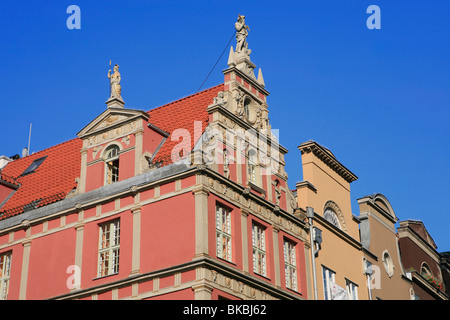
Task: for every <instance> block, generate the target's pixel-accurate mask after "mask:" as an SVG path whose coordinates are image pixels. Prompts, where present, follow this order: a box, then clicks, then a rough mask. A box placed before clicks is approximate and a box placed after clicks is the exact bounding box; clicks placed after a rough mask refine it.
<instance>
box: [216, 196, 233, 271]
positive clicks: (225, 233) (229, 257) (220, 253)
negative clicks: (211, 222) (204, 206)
mask: <svg viewBox="0 0 450 320" xmlns="http://www.w3.org/2000/svg"><path fill="white" fill-rule="evenodd" d="M231 211H232V210H230V209H229V208H227V207H225V206H223V205H221V204H219V203H217V204H216V223H215V224H216V256H217V257H218V258H220V259H223V260H226V261H228V262H233V234H232V232H233V228H232V214H231ZM224 213H225V214H224ZM219 216H220V219H219ZM224 216H226V217H225V220H224ZM224 221H225V222H226V228H225V229H226V230H224V223H223V222H224ZM219 222H220V223H219ZM224 239H225V240H226V242H224ZM224 245H225V246H226V250H225V251H226V252H225V251H224V248H225V247H224Z"/></svg>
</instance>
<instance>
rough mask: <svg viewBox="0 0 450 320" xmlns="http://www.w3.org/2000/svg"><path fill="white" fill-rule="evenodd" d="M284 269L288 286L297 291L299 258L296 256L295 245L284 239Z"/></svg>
mask: <svg viewBox="0 0 450 320" xmlns="http://www.w3.org/2000/svg"><path fill="white" fill-rule="evenodd" d="M284 271H285V278H286V288H289V289H292V290H295V291H297V258H296V256H295V245H294V244H293V243H292V242H290V241H287V240H284Z"/></svg>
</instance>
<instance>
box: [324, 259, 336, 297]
mask: <svg viewBox="0 0 450 320" xmlns="http://www.w3.org/2000/svg"><path fill="white" fill-rule="evenodd" d="M322 280H323V281H322V283H323V298H324V300H332V294H331V283H336V272H334V271H333V270H331V269H330V268H327V267H325V266H323V265H322Z"/></svg>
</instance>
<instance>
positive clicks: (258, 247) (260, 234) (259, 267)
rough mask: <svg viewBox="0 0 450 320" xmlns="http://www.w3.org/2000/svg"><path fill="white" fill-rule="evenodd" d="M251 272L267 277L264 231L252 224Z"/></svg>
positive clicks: (259, 226)
mask: <svg viewBox="0 0 450 320" xmlns="http://www.w3.org/2000/svg"><path fill="white" fill-rule="evenodd" d="M252 246H253V272H254V273H257V274H260V275H262V276H265V277H267V258H266V256H267V254H266V230H265V228H264V227H263V226H261V225H260V224H258V223H255V222H253V223H252Z"/></svg>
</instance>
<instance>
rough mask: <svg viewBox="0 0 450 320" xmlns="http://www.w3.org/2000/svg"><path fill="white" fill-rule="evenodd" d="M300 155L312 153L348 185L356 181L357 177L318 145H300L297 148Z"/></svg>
mask: <svg viewBox="0 0 450 320" xmlns="http://www.w3.org/2000/svg"><path fill="white" fill-rule="evenodd" d="M298 148H299V150H300V151H301V153H302V154H304V153H310V152H312V153H313V154H314V155H315V156H316V157H318V158H319V159H320V160H322V161H323V162H324V163H325V164H327V165H328V166H329V167H330V168H331V169H333V170H334V171H335V172H336V173H337V174H339V175H340V176H341V177H342V178H344V179H345V181H347V182H348V183H351V182H353V181H356V180H357V179H358V177H357V176H356V175H355V174H353V173H352V172H351V171H350V170H348V169H347V168H346V167H345V166H344V165H343V164H342V163H340V162H339V161H338V160H337V159H336V157H335V156H334V155H332V154H331V152H330V151H328V150H326V149H325V148H324V147H322V146H321V145H319V144H318V143H316V142H314V141H308V142H305V143H302V144H301V145H300V146H299V147H298Z"/></svg>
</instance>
